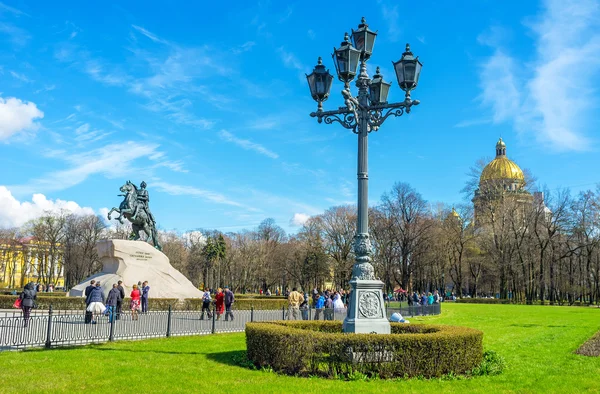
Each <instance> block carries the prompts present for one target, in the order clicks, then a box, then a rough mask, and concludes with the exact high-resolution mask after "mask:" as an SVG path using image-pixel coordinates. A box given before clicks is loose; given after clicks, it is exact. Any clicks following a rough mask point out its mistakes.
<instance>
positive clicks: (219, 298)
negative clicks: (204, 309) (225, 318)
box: [215, 287, 225, 320]
mask: <svg viewBox="0 0 600 394" xmlns="http://www.w3.org/2000/svg"><path fill="white" fill-rule="evenodd" d="M215 309H216V311H215V312H216V313H217V320H219V319H220V318H221V315H222V314H223V312H225V294H223V289H221V288H220V287H219V288H218V289H217V294H216V295H215Z"/></svg>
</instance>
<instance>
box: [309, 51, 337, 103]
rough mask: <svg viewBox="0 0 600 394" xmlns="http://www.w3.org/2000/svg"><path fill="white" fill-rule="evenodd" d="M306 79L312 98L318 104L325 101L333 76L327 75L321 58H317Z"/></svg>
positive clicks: (327, 72) (327, 71)
mask: <svg viewBox="0 0 600 394" xmlns="http://www.w3.org/2000/svg"><path fill="white" fill-rule="evenodd" d="M306 79H307V81H308V87H309V88H310V95H311V96H312V98H313V99H314V100H315V101H316V102H318V103H321V102H323V101H325V100H327V98H328V97H329V91H330V90H331V83H332V82H333V75H331V74H330V73H329V70H326V69H325V66H324V65H323V60H322V59H321V57H319V61H318V63H317V65H316V66H315V68H314V70H313V72H312V73H310V75H307V76H306Z"/></svg>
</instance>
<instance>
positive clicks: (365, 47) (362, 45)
mask: <svg viewBox="0 0 600 394" xmlns="http://www.w3.org/2000/svg"><path fill="white" fill-rule="evenodd" d="M375 37H377V32H374V31H371V30H369V25H367V24H366V20H365V18H364V17H363V18H362V20H361V22H360V25H358V30H356V31H354V30H352V41H353V42H354V47H355V48H356V49H357V50H359V51H360V52H361V60H365V61H366V60H368V59H369V58H370V57H371V53H373V45H375Z"/></svg>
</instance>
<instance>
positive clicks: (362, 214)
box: [306, 18, 422, 334]
mask: <svg viewBox="0 0 600 394" xmlns="http://www.w3.org/2000/svg"><path fill="white" fill-rule="evenodd" d="M376 37H377V32H373V31H371V30H370V29H369V26H368V25H367V24H366V22H365V18H362V21H361V23H360V25H358V30H356V31H355V30H352V42H350V37H349V35H348V33H346V35H345V37H344V41H343V42H342V43H341V45H340V47H339V48H338V49H335V48H334V50H333V55H332V57H333V61H334V65H335V69H336V71H337V76H338V78H339V80H340V81H342V82H343V83H344V89H343V90H342V96H343V97H344V103H345V107H340V108H339V109H338V110H335V111H323V102H324V101H325V100H327V99H328V98H329V91H330V89H331V83H332V82H333V76H332V75H331V74H329V70H326V69H325V66H324V65H323V62H322V60H321V58H319V62H318V64H317V66H316V67H315V68H314V70H313V72H312V73H311V74H310V75H307V76H306V78H307V80H308V85H309V88H310V92H311V96H312V97H313V99H314V100H315V101H316V102H317V103H318V107H317V111H316V112H313V113H311V114H310V116H311V117H314V118H317V121H318V122H319V123H322V122H323V121H325V124H332V123H333V122H338V123H339V124H341V125H342V126H343V127H345V128H346V129H349V130H352V132H353V133H355V134H358V219H357V222H358V223H357V232H356V235H355V237H354V255H355V263H354V266H353V268H352V279H351V280H350V286H351V287H352V293H351V297H350V306H349V309H348V316H347V317H346V318H345V319H344V326H343V327H344V332H354V333H372V332H375V333H380V334H389V333H390V324H389V322H388V320H387V315H386V313H385V305H384V302H383V293H382V289H383V286H384V284H383V282H381V281H380V280H377V279H376V278H375V275H374V271H373V266H372V265H371V263H370V262H371V257H370V255H371V253H372V248H371V241H370V239H369V217H368V212H369V211H368V209H369V198H368V182H369V178H368V136H369V133H370V132H371V131H377V130H378V129H379V127H380V126H381V125H382V124H383V122H385V120H386V119H387V118H388V117H389V116H391V115H393V116H401V115H402V114H404V112H407V113H409V112H410V110H411V108H412V106H413V105H418V104H419V101H418V100H412V99H411V97H410V92H411V91H412V90H413V89H415V88H416V87H417V84H418V82H419V74H420V73H421V67H422V64H421V62H420V61H419V59H418V57H415V56H414V55H413V54H412V52H411V51H410V46H409V45H408V44H407V45H406V51H405V52H404V53H403V54H402V57H401V58H400V60H398V61H397V62H392V64H393V65H394V70H395V72H396V77H397V79H398V85H399V86H400V88H401V89H402V90H403V91H404V92H405V96H404V101H402V102H399V103H388V102H387V96H388V93H389V89H390V87H391V84H390V83H388V82H385V81H384V80H383V76H382V75H381V74H380V70H379V68H377V72H376V74H375V76H374V77H373V79H370V78H369V76H368V74H367V63H366V62H367V60H369V58H370V57H371V54H372V53H373V46H374V44H375V38H376ZM359 64H360V72H359V73H358V78H357V80H356V87H357V88H358V96H357V97H354V96H352V93H351V91H350V82H352V81H353V80H354V78H355V77H356V75H357V68H358V66H359Z"/></svg>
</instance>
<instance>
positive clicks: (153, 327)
mask: <svg viewBox="0 0 600 394" xmlns="http://www.w3.org/2000/svg"><path fill="white" fill-rule="evenodd" d="M395 312H399V313H400V314H401V315H402V316H404V317H412V316H420V315H437V314H440V313H441V306H440V304H434V305H425V306H420V305H419V306H414V307H413V306H403V307H400V308H389V307H388V308H387V315H388V318H389V317H390V316H391V315H392V314H393V313H395ZM288 315H289V312H288V310H287V308H282V309H280V310H258V309H250V310H235V309H234V310H233V319H231V317H230V316H226V315H225V314H223V315H220V316H218V315H217V314H216V313H215V311H214V310H213V311H212V312H211V315H210V316H208V315H206V314H202V312H201V311H179V310H172V309H171V308H169V309H168V310H166V311H150V312H147V313H140V314H139V315H138V316H137V318H136V316H133V315H132V314H131V313H130V312H124V313H122V314H120V315H116V314H115V315H113V316H110V315H109V316H106V315H100V316H95V318H94V322H93V323H92V322H89V323H86V319H85V312H83V311H54V310H52V306H50V308H49V310H47V311H40V310H35V311H32V313H31V316H30V317H29V319H28V320H25V319H24V317H23V315H22V313H20V312H2V311H0V351H3V350H18V349H25V348H33V347H46V348H53V347H60V346H73V345H84V344H91V343H102V342H109V341H118V340H124V339H125V340H133V339H145V338H159V337H171V336H184V335H203V334H217V333H227V332H241V331H244V329H245V327H246V323H247V322H253V321H273V320H282V319H284V320H285V319H288ZM226 317H227V319H226ZM345 317H346V310H345V309H312V308H309V309H301V310H300V311H299V313H298V319H299V320H344V318H345ZM289 318H293V316H289Z"/></svg>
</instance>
